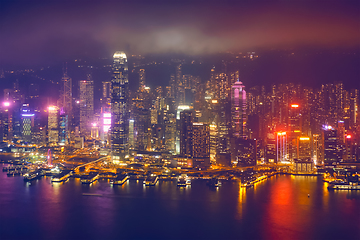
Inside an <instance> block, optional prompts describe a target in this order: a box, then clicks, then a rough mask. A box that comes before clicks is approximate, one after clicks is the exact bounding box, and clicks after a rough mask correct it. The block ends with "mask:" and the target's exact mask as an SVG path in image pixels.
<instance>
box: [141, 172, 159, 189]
mask: <svg viewBox="0 0 360 240" xmlns="http://www.w3.org/2000/svg"><path fill="white" fill-rule="evenodd" d="M158 180H159V177H158V176H157V175H155V174H151V175H150V176H148V177H146V179H145V180H144V184H145V186H155V184H156V183H157V182H158Z"/></svg>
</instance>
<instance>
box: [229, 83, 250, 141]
mask: <svg viewBox="0 0 360 240" xmlns="http://www.w3.org/2000/svg"><path fill="white" fill-rule="evenodd" d="M246 118H247V117H246V91H245V86H244V85H243V84H242V82H240V81H239V80H238V81H237V82H235V83H234V84H233V85H232V87H231V124H232V136H233V137H243V136H246V130H245V128H246Z"/></svg>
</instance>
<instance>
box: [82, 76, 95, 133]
mask: <svg viewBox="0 0 360 240" xmlns="http://www.w3.org/2000/svg"><path fill="white" fill-rule="evenodd" d="M79 84H80V103H79V104H80V134H81V135H82V136H90V129H91V124H92V121H93V116H94V82H93V81H92V80H82V81H80V82H79Z"/></svg>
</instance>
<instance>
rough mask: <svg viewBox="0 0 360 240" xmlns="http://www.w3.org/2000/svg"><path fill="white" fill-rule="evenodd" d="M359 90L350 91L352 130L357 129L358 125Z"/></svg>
mask: <svg viewBox="0 0 360 240" xmlns="http://www.w3.org/2000/svg"><path fill="white" fill-rule="evenodd" d="M359 107H360V106H359V90H358V89H351V91H350V124H349V125H350V128H351V129H355V127H356V125H357V116H358V111H359V109H358V108H359Z"/></svg>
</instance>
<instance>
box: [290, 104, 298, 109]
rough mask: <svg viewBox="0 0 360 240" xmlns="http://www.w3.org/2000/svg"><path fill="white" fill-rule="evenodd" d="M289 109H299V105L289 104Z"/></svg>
mask: <svg viewBox="0 0 360 240" xmlns="http://www.w3.org/2000/svg"><path fill="white" fill-rule="evenodd" d="M291 107H292V108H298V107H299V104H291Z"/></svg>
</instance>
